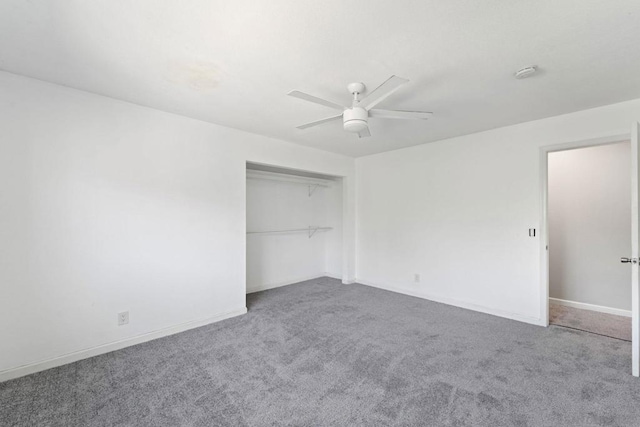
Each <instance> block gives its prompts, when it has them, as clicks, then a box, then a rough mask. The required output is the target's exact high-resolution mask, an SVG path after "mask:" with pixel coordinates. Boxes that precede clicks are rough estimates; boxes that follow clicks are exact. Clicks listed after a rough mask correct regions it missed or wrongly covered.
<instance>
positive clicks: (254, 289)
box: [247, 273, 342, 294]
mask: <svg viewBox="0 0 640 427" xmlns="http://www.w3.org/2000/svg"><path fill="white" fill-rule="evenodd" d="M321 277H331V278H332V279H338V280H342V277H340V276H338V275H334V274H331V273H320V274H315V275H313V276H306V277H298V278H296V279H290V280H286V281H283V282H276V283H268V284H266V285H258V286H251V287H249V286H247V293H248V294H252V293H254V292H260V291H266V290H267V289H274V288H279V287H280V286H288V285H293V284H295V283H300V282H306V281H307V280H314V279H319V278H321Z"/></svg>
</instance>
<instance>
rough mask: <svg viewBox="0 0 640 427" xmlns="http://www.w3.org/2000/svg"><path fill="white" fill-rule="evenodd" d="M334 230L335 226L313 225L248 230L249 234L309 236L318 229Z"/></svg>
mask: <svg viewBox="0 0 640 427" xmlns="http://www.w3.org/2000/svg"><path fill="white" fill-rule="evenodd" d="M329 230H333V227H313V226H311V225H310V226H309V227H308V228H292V229H289V230H270V231H247V234H276V233H302V232H304V233H308V234H309V238H311V237H313V235H314V234H316V233H317V232H318V231H329Z"/></svg>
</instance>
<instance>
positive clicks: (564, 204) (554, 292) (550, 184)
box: [547, 141, 631, 341]
mask: <svg viewBox="0 0 640 427" xmlns="http://www.w3.org/2000/svg"><path fill="white" fill-rule="evenodd" d="M630 157H631V145H630V142H629V141H620V142H615V143H610V144H604V145H596V146H590V147H580V148H573V149H567V150H560V151H553V152H549V153H548V154H547V200H548V205H547V219H548V242H549V246H548V247H549V250H548V253H549V324H552V325H556V326H559V327H563V328H570V329H577V330H582V331H585V332H589V333H593V334H598V335H604V336H608V337H611V338H615V339H620V340H624V341H631V288H630V286H629V284H630V283H631V270H630V269H629V268H627V267H626V266H624V265H620V262H619V259H620V256H621V255H624V254H629V253H630V251H631V210H630V206H631V168H630V162H629V159H630Z"/></svg>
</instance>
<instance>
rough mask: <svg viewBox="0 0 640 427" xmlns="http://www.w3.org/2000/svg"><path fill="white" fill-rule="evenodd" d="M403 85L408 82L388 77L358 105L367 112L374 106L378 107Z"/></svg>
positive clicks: (396, 77) (399, 78)
mask: <svg viewBox="0 0 640 427" xmlns="http://www.w3.org/2000/svg"><path fill="white" fill-rule="evenodd" d="M405 83H409V80H407V79H403V78H402V77H398V76H391V77H389V78H388V79H387V80H386V81H385V82H384V83H382V84H381V85H380V86H378V87H377V88H375V89H374V90H373V91H372V92H370V93H369V94H368V95H367V96H365V97H364V98H363V99H361V100H360V104H361V105H363V106H364V108H366V109H367V110H370V109H371V108H373V107H374V106H376V105H378V103H380V102H381V101H382V100H384V99H385V98H386V97H387V96H389V95H391V94H392V93H393V92H395V91H396V90H398V88H399V87H400V86H402V85H403V84H405Z"/></svg>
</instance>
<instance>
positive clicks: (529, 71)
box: [513, 65, 538, 79]
mask: <svg viewBox="0 0 640 427" xmlns="http://www.w3.org/2000/svg"><path fill="white" fill-rule="evenodd" d="M536 71H538V67H536V66H535V65H531V66H529V67H524V68H521V69H519V70H518V71H516V72H515V74H514V75H513V76H514V77H515V78H516V79H526V78H527V77H531V76H532V75H534V74H535V73H536Z"/></svg>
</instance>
